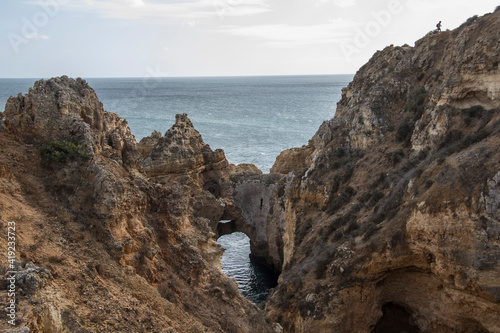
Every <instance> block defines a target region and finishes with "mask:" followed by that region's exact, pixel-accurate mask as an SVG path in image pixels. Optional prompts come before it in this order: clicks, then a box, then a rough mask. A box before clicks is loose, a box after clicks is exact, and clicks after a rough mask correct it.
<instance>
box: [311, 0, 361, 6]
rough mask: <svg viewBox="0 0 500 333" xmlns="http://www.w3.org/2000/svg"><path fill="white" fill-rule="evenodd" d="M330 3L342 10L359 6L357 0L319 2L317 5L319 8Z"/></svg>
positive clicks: (326, 0)
mask: <svg viewBox="0 0 500 333" xmlns="http://www.w3.org/2000/svg"><path fill="white" fill-rule="evenodd" d="M330 2H331V3H333V4H334V5H335V6H337V7H340V8H347V7H353V6H356V5H357V0H318V3H317V5H318V6H319V5H323V4H326V3H330Z"/></svg>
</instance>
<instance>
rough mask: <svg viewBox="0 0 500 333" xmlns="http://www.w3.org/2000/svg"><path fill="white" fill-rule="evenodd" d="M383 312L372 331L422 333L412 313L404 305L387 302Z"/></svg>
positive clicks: (375, 332)
mask: <svg viewBox="0 0 500 333" xmlns="http://www.w3.org/2000/svg"><path fill="white" fill-rule="evenodd" d="M382 313H383V315H382V317H381V318H380V319H379V320H378V322H377V324H376V325H375V328H374V329H373V330H372V333H403V332H406V333H420V330H419V329H418V326H417V324H416V323H415V322H414V321H413V318H412V316H411V313H410V312H409V311H408V310H407V309H406V308H405V307H404V306H401V305H398V304H395V303H392V302H389V303H385V304H384V305H383V306H382Z"/></svg>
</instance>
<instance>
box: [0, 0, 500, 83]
mask: <svg viewBox="0 0 500 333" xmlns="http://www.w3.org/2000/svg"><path fill="white" fill-rule="evenodd" d="M499 4H500V3H498V2H496V1H491V0H476V1H470V0H454V1H450V0H382V1H374V0H0V22H1V23H0V37H1V38H0V78H50V77H54V76H59V75H68V76H71V77H85V78H91V77H169V76H234V75H242V76H243V75H308V74H354V73H355V72H356V71H357V70H358V69H359V68H360V67H361V66H362V65H363V64H364V63H366V62H367V61H368V60H369V59H370V57H371V56H372V54H373V53H374V52H376V51H377V50H381V49H383V48H384V47H385V46H388V45H391V44H394V45H403V44H408V45H411V46H413V45H414V43H415V41H416V40H418V39H420V38H421V37H423V36H424V35H425V34H426V33H428V32H429V31H431V30H433V29H435V26H436V23H437V22H438V21H442V29H443V30H446V29H454V28H456V27H458V26H459V25H460V24H462V23H463V22H465V21H466V20H467V18H469V17H471V16H474V15H484V14H485V13H488V12H493V11H494V10H495V8H496V6H497V5H499Z"/></svg>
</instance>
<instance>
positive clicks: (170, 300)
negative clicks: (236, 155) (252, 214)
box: [0, 77, 275, 333]
mask: <svg viewBox="0 0 500 333" xmlns="http://www.w3.org/2000/svg"><path fill="white" fill-rule="evenodd" d="M0 118H1V119H2V120H3V121H2V126H1V129H0V147H1V148H0V211H1V213H0V214H1V216H0V221H1V228H2V230H4V231H5V232H7V226H8V222H10V221H13V222H15V223H16V237H17V238H16V255H17V258H16V259H17V262H16V263H15V270H16V271H17V273H16V279H17V281H18V285H17V286H18V287H17V288H18V289H17V299H16V302H17V303H16V305H17V311H16V315H17V317H16V323H17V327H18V328H19V327H27V328H29V332H235V333H236V332H274V331H275V330H274V326H273V325H271V324H270V323H269V322H267V321H266V320H265V316H264V315H263V313H262V311H261V310H259V309H258V308H257V307H256V306H255V305H253V304H252V303H250V302H249V301H248V300H246V299H245V298H243V297H242V296H241V294H240V293H239V292H238V290H237V286H236V284H235V283H234V281H233V280H231V279H229V278H228V277H227V276H225V275H224V274H223V273H222V271H221V270H220V265H221V264H220V257H221V255H222V252H223V249H222V248H221V247H220V246H219V245H218V244H217V243H216V242H215V236H216V234H215V232H216V231H217V228H216V226H217V223H218V221H219V218H220V217H221V216H222V215H223V214H224V212H225V211H226V210H227V211H231V210H232V211H234V213H233V214H235V215H237V214H238V209H236V208H235V207H233V204H232V199H231V198H232V197H230V196H228V193H229V192H230V191H232V189H231V186H229V185H227V184H228V180H227V179H228V178H229V177H230V175H233V174H234V175H238V173H239V172H240V171H241V172H243V171H245V167H243V168H238V167H235V166H231V165H229V164H228V163H227V160H226V158H225V156H224V153H223V152H222V151H218V150H216V151H212V150H211V149H210V147H208V146H207V145H206V144H204V142H203V140H202V138H201V136H200V135H199V133H198V132H197V131H196V130H195V129H194V128H193V126H192V124H191V122H190V120H189V119H188V118H187V117H186V116H185V115H178V116H177V119H176V123H175V125H174V126H173V127H172V128H171V129H170V130H169V131H168V132H167V133H166V134H165V136H163V137H162V136H161V134H159V133H154V134H153V135H152V136H151V137H150V138H148V139H146V140H143V141H141V144H137V143H136V141H135V138H134V137H133V136H132V135H131V134H130V130H129V128H128V126H127V123H126V121H125V120H123V119H121V118H120V117H119V116H118V115H116V114H114V113H110V112H107V111H105V110H104V109H103V106H102V104H101V103H100V102H99V101H98V99H97V96H96V94H95V92H94V91H93V89H92V88H90V87H89V86H88V84H87V83H86V82H85V81H84V80H81V79H77V80H73V79H69V78H67V77H60V78H54V79H50V80H41V81H38V82H36V83H35V85H34V87H33V88H32V89H30V91H29V93H28V94H26V95H25V96H23V95H19V96H17V97H11V98H10V99H9V100H8V102H7V105H6V108H5V112H3V113H2V114H1V117H0ZM41 151H42V152H43V153H42V154H41V153H40V152H41ZM228 191H229V192H228ZM226 197H227V198H226ZM0 248H1V249H2V251H3V253H7V238H6V237H2V238H1V240H0ZM6 264H7V262H6V261H3V262H2V263H1V265H2V267H1V268H2V272H1V273H2V274H4V273H5V272H6V271H7V270H9V269H8V268H7V267H6ZM7 284H8V282H7V280H3V283H2V285H3V286H4V287H5V286H7ZM0 294H1V302H2V307H5V306H7V305H8V302H9V299H8V297H7V292H6V290H5V288H2V291H1V292H0ZM1 319H2V320H1V321H0V325H1V327H2V328H4V329H8V328H9V327H11V326H10V325H9V324H8V322H7V320H8V318H7V317H6V312H4V311H2V315H1Z"/></svg>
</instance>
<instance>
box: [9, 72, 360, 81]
mask: <svg viewBox="0 0 500 333" xmlns="http://www.w3.org/2000/svg"><path fill="white" fill-rule="evenodd" d="M331 75H355V73H327V74H255V75H179V76H176V75H172V76H70V75H66V74H63V75H57V76H52V77H0V80H16V79H26V80H27V79H33V80H48V79H51V78H55V77H61V76H67V77H69V78H74V79H76V78H82V79H84V80H86V79H169V78H226V77H285V76H331Z"/></svg>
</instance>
